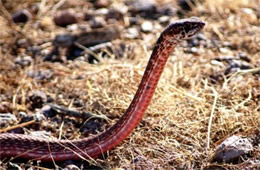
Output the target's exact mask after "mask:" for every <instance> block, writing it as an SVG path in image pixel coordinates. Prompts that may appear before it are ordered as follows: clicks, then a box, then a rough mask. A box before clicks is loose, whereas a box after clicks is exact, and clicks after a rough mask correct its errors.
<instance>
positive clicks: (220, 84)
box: [0, 0, 260, 169]
mask: <svg viewBox="0 0 260 170" xmlns="http://www.w3.org/2000/svg"><path fill="white" fill-rule="evenodd" d="M98 2H99V3H98ZM182 2H184V1H182ZM2 3H3V6H2V7H1V11H2V12H1V13H0V25H1V31H0V61H1V64H0V73H1V74H0V112H1V113H4V114H7V113H11V115H15V118H14V120H13V121H11V120H10V119H9V121H7V122H1V131H5V130H6V128H11V127H14V126H16V125H20V126H18V128H11V129H12V130H9V132H15V133H24V134H30V133H32V132H34V131H47V132H48V133H49V134H48V135H50V136H53V137H57V138H58V137H61V138H69V139H77V138H83V137H87V136H89V135H91V134H96V133H100V132H101V131H103V130H104V129H107V128H108V127H109V126H111V125H112V124H114V123H115V122H116V121H117V120H118V118H119V117H120V116H121V115H122V114H123V112H124V111H125V110H126V108H127V107H128V104H129V103H130V101H131V99H132V97H133V95H134V93H135V91H136V89H137V86H138V83H139V81H140V79H141V77H142V74H143V70H144V69H145V66H146V64H147V61H148V59H149V55H150V53H151V50H152V49H153V45H154V43H155V41H156V39H157V37H158V36H159V34H160V32H161V31H162V30H163V28H164V27H166V26H167V25H168V24H169V23H171V22H172V21H175V20H177V19H180V18H187V17H191V16H197V17H199V18H201V19H203V20H205V21H206V22H207V26H206V27H205V29H204V31H203V33H201V34H199V35H198V36H197V37H194V39H192V40H189V41H185V42H183V43H182V45H181V46H180V47H178V48H177V49H176V50H175V52H174V53H173V56H172V57H171V58H170V60H169V61H168V63H167V65H166V68H165V71H164V73H163V75H162V78H161V80H160V82H159V85H158V88H157V90H156V93H155V96H154V97H153V100H152V104H151V106H150V107H149V109H148V110H147V112H146V115H145V117H144V119H143V120H142V121H141V123H140V126H138V127H137V128H136V129H135V130H134V132H133V133H132V134H131V135H130V136H129V137H128V139H127V140H125V141H124V142H123V143H122V144H121V145H119V146H118V147H117V148H115V149H113V150H111V151H109V152H108V153H107V154H106V155H105V156H104V158H102V157H101V158H99V159H96V160H95V161H90V163H88V162H86V161H74V162H73V161H66V162H62V163H56V165H49V164H47V163H41V162H36V161H26V160H6V159H4V160H2V162H0V165H1V166H2V167H4V168H7V167H9V168H12V167H14V166H16V165H17V166H20V167H22V168H29V167H35V168H39V169H40V167H46V168H53V167H55V166H56V168H58V167H60V168H64V167H66V166H68V165H75V166H78V167H79V168H81V169H84V168H86V169H87V168H88V169H90V168H93V169H95V168H143V169H148V168H150V169H151V168H164V169H173V168H176V169H199V168H202V169H203V168H204V169H207V168H209V169H212V168H214V167H215V168H219V169H224V168H227V169H240V168H242V169H243V168H246V167H247V168H253V167H254V168H257V167H259V166H260V165H259V162H260V154H259V152H260V148H259V127H260V119H259V116H260V107H259V106H260V71H259V68H260V48H259V46H260V38H259V37H260V10H259V6H260V1H259V0H253V1H250V2H249V1H243V0H240V1H238V0H229V1H224V0H223V1H222V0H219V1H217V2H213V1H209V0H205V1H200V2H197V3H196V4H193V5H192V4H190V6H191V8H187V6H185V5H184V4H183V3H181V4H178V3H177V2H175V1H168V0H165V1H160V2H159V1H158V3H155V2H154V3H153V2H152V1H151V5H150V6H149V5H147V4H148V3H147V4H146V6H145V7H146V8H145V7H142V5H141V4H137V5H136V4H135V3H133V2H132V1H120V2H116V1H109V0H108V1H96V2H94V1H93V2H92V1H90V2H86V1H73V2H72V1H71V2H67V1H54V2H48V1H46V2H45V1H36V0H30V1H27V2H19V1H2ZM140 7H142V8H140ZM19 9H26V10H28V12H29V13H30V14H25V15H26V17H28V18H29V20H28V21H27V22H24V21H21V20H18V21H21V23H14V22H13V20H14V19H12V14H14V13H15V12H16V11H17V10H19ZM67 9H70V10H72V12H66V11H67ZM60 11H63V12H64V11H65V14H64V13H63V14H60ZM59 15H65V17H64V16H63V17H61V18H59ZM26 17H25V18H26ZM13 18H14V16H13ZM54 18H55V19H54ZM64 18H68V20H69V21H66V22H65V21H64V20H65V19H64ZM54 20H55V21H56V24H55V23H54ZM57 20H58V21H57ZM15 21H16V20H15ZM16 22H17V21H16ZM68 23H69V24H68ZM72 23H74V24H72ZM58 25H61V26H58ZM86 32H87V33H86ZM65 34H66V35H69V36H65ZM58 35H62V36H61V37H59V36H58ZM57 36H58V37H57ZM64 39H65V40H64ZM75 42H76V43H75ZM97 44H102V45H103V46H104V47H99V46H97ZM82 45H83V47H82ZM84 46H86V47H88V49H89V50H87V49H85V47H84ZM46 103H52V104H55V105H59V106H63V107H64V108H69V109H73V110H76V111H81V112H90V113H92V114H94V115H97V116H99V117H100V116H101V117H102V118H101V119H100V118H93V119H86V118H76V117H71V116H67V115H64V114H62V113H58V112H57V111H54V110H49V111H48V112H46V113H45V114H44V116H45V117H46V120H42V121H40V122H35V121H34V120H35V119H36V118H35V117H36V116H34V115H35V114H36V113H37V111H39V110H40V109H42V108H43V107H46ZM15 119H16V120H15ZM25 122H30V123H28V124H26V125H23V124H22V123H25ZM21 124H22V125H21ZM37 133H39V132H37ZM234 134H236V135H241V136H244V137H247V138H249V139H250V140H251V141H252V144H253V146H254V150H253V152H252V153H250V154H248V155H245V156H244V157H242V158H239V159H237V160H234V161H232V162H230V163H222V162H218V163H217V162H214V161H212V158H213V155H214V151H215V149H216V147H217V146H218V144H219V143H221V142H222V141H223V140H224V139H225V138H227V137H229V136H232V135H234ZM254 162H256V163H254ZM14 164H16V165H14Z"/></svg>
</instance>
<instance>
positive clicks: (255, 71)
mask: <svg viewBox="0 0 260 170" xmlns="http://www.w3.org/2000/svg"><path fill="white" fill-rule="evenodd" d="M257 72H259V73H260V67H257V68H253V69H248V70H239V71H237V72H235V73H234V74H233V75H232V76H230V77H229V78H228V79H227V80H226V81H225V82H224V84H223V88H225V87H227V83H228V82H229V81H230V80H231V79H232V78H233V77H235V76H237V75H239V74H241V75H244V74H249V73H257Z"/></svg>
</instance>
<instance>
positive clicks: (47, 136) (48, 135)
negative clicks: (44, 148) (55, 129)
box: [29, 130, 51, 139]
mask: <svg viewBox="0 0 260 170" xmlns="http://www.w3.org/2000/svg"><path fill="white" fill-rule="evenodd" d="M29 135H32V136H35V137H39V138H45V139H50V138H51V133H50V132H47V131H44V130H42V131H30V134H29Z"/></svg>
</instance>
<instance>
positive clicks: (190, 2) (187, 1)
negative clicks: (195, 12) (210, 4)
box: [179, 0, 196, 11]
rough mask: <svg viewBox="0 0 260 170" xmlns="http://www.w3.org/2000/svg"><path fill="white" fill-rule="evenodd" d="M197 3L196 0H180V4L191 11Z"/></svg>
mask: <svg viewBox="0 0 260 170" xmlns="http://www.w3.org/2000/svg"><path fill="white" fill-rule="evenodd" d="M195 5H196V0H179V6H180V7H181V9H183V10H185V11H191V10H192V7H193V6H195Z"/></svg>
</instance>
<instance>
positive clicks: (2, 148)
mask: <svg viewBox="0 0 260 170" xmlns="http://www.w3.org/2000/svg"><path fill="white" fill-rule="evenodd" d="M204 26H205V22H204V21H202V20H201V19H199V18H197V17H191V18H186V19H180V20H177V21H175V22H173V23H171V24H170V25H169V26H167V27H166V29H164V31H163V32H162V33H161V34H160V36H159V38H158V40H157V41H156V43H155V45H154V48H153V51H152V53H151V56H150V59H149V61H148V64H147V66H146V69H145V71H144V74H143V77H142V80H141V82H140V84H139V86H138V89H137V91H136V93H135V96H134V97H133V99H132V101H131V103H130V105H129V107H128V108H127V109H126V111H125V113H124V114H123V115H122V116H121V117H120V118H119V120H118V121H117V122H116V123H115V124H114V125H112V126H111V127H110V128H108V129H107V130H105V131H104V132H103V133H100V134H98V135H96V136H94V137H86V138H82V139H74V140H69V139H57V138H43V137H36V136H32V135H26V134H14V133H0V158H1V159H3V158H23V159H28V160H41V161H46V162H48V161H65V160H80V159H89V158H91V159H92V158H97V157H99V156H101V155H103V154H104V153H106V152H107V151H109V150H111V149H113V148H115V147H116V146H118V145H119V144H120V143H121V142H122V141H123V140H124V139H126V138H127V137H128V136H129V134H130V133H131V132H132V131H133V130H134V128H135V127H136V126H138V124H139V123H140V121H141V120H142V117H143V115H144V113H145V111H146V109H147V107H148V106H149V104H150V102H151V99H152V96H153V94H154V92H155V90H156V87H157V84H158V81H159V79H160V76H161V74H162V72H163V69H164V67H165V64H166V62H167V60H168V58H169V56H170V55H171V53H172V52H173V50H174V49H175V47H176V46H177V45H179V44H180V42H182V41H183V40H186V39H190V38H191V37H193V36H194V35H196V34H197V33H198V32H200V31H201V30H202V29H203V28H204Z"/></svg>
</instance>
